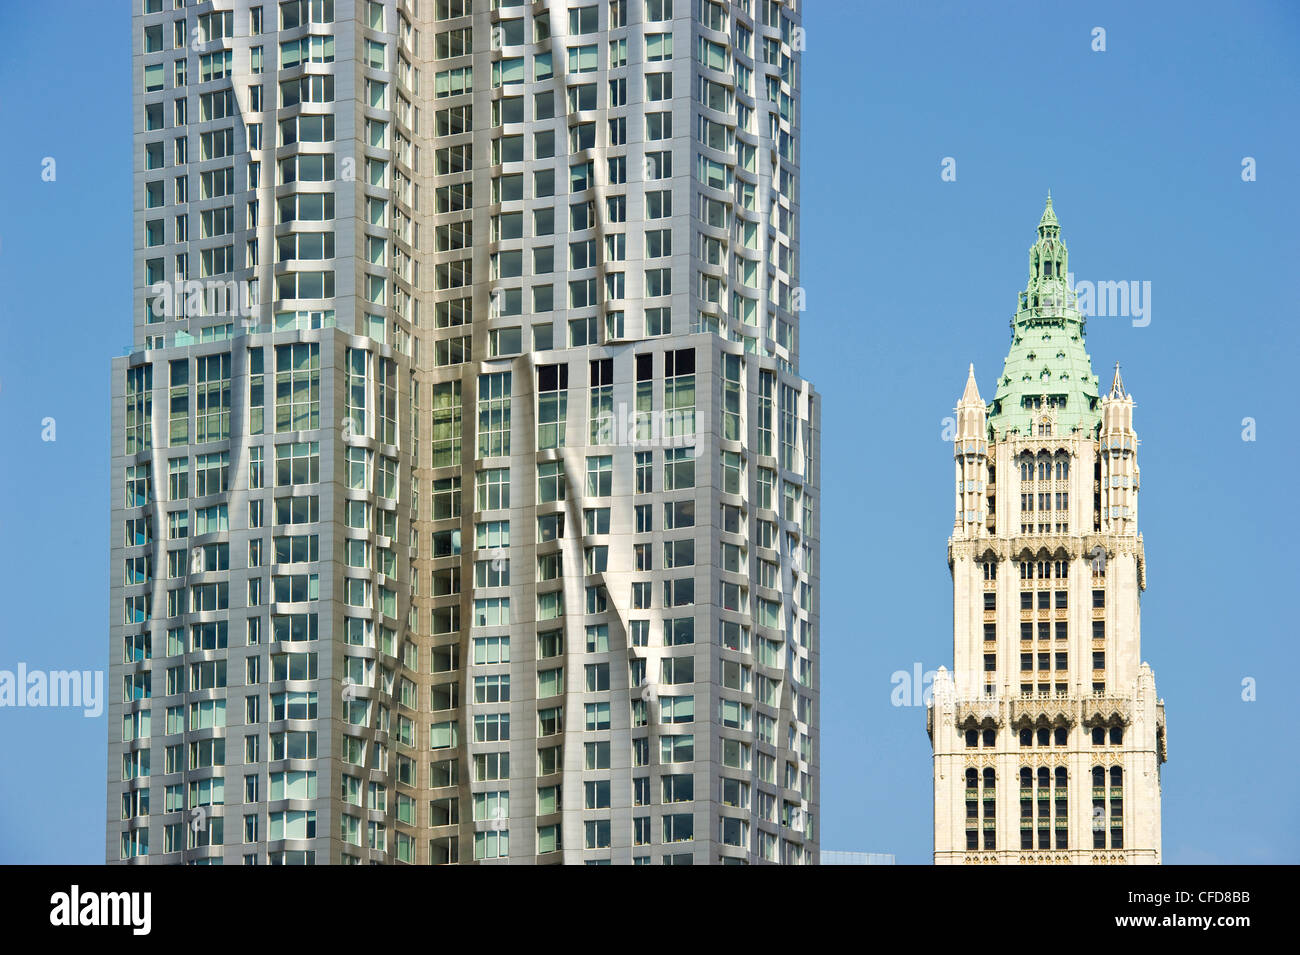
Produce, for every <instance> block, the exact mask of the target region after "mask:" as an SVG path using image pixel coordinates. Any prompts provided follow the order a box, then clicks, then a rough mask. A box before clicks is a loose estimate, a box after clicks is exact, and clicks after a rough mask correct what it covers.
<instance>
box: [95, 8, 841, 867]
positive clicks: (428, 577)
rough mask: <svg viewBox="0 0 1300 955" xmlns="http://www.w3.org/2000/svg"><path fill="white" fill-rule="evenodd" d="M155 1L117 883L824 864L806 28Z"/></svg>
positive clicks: (778, 11) (138, 27)
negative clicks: (450, 870) (140, 874)
mask: <svg viewBox="0 0 1300 955" xmlns="http://www.w3.org/2000/svg"><path fill="white" fill-rule="evenodd" d="M135 2H136V4H137V10H136V12H135V15H134V19H133V35H134V57H133V83H134V88H135V94H134V95H135V111H134V117H135V123H136V135H135V149H136V158H135V210H136V212H135V225H136V228H135V257H134V266H135V278H134V284H135V290H136V294H135V306H136V319H135V337H134V342H133V344H132V346H130V348H129V349H128V354H127V355H125V356H123V357H120V358H117V359H116V360H115V361H114V364H113V383H114V384H113V425H112V427H113V468H112V471H113V488H112V493H113V515H112V517H113V521H112V534H113V539H112V547H113V554H112V558H113V559H112V574H113V576H112V580H111V585H112V588H111V589H112V594H111V604H110V612H111V615H112V617H111V629H112V645H111V654H112V658H111V662H112V680H111V683H112V685H113V686H114V688H116V687H117V686H121V687H122V692H121V694H116V690H114V692H115V696H114V703H113V707H112V710H111V714H110V715H111V720H110V731H109V732H110V739H109V779H108V825H107V830H108V832H107V847H106V849H107V855H108V858H109V860H110V861H118V860H131V861H136V862H147V861H159V862H169V863H171V862H193V863H215V862H224V863H228V864H239V863H266V862H270V863H273V864H274V863H284V864H290V863H320V864H323V863H362V862H402V863H414V864H428V863H434V864H437V863H454V862H471V861H481V862H489V861H496V862H519V863H532V862H537V863H552V862H566V863H583V862H585V863H605V862H613V863H655V864H660V863H667V864H682V863H718V862H732V863H744V862H787V863H815V862H816V860H817V850H818V840H817V821H818V813H817V808H818V747H819V739H818V732H817V713H818V679H819V678H818V640H817V619H818V618H817V607H818V593H817V556H818V512H817V510H816V504H817V500H818V489H817V470H816V464H817V454H818V445H817V441H818V433H819V407H818V401H817V397H816V394H815V393H814V392H813V390H812V388H811V387H810V385H809V384H808V383H807V382H805V381H803V380H802V379H801V378H800V377H799V375H798V317H799V312H800V310H801V309H802V305H803V291H802V289H801V288H799V284H798V235H799V232H798V221H799V216H798V212H799V206H798V172H799V167H798V155H797V148H798V106H799V89H798V87H799V72H798V71H799V50H800V49H801V48H802V46H803V43H802V30H801V28H800V25H799V12H798V7H797V5H796V4H794V3H789V2H786V3H779V2H774V0H748V2H732V3H729V4H728V3H716V2H712V0H613V2H609V0H600V2H588V3H583V2H580V0H570V2H568V3H565V2H555V0H552V2H542V0H539V2H535V3H531V4H526V3H523V2H513V3H512V2H508V0H495V2H489V0H418V2H416V0H397V2H393V0H386V2H366V0H358V2H350V0H289V2H284V3H279V4H276V3H272V2H269V0H268V2H265V3H254V2H249V0H229V2H221V0H210V2H205V3H200V4H193V3H191V4H185V3H184V2H182V0H135Z"/></svg>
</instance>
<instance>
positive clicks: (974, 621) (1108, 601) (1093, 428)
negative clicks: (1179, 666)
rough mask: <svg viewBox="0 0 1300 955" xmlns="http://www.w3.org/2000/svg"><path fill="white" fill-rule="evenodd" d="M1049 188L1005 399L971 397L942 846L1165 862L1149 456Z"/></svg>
mask: <svg viewBox="0 0 1300 955" xmlns="http://www.w3.org/2000/svg"><path fill="white" fill-rule="evenodd" d="M1068 261H1069V258H1068V252H1067V250H1066V247H1065V242H1064V241H1063V240H1062V239H1061V235H1060V224H1059V223H1058V222H1057V219H1056V214H1055V212H1054V211H1053V210H1052V199H1051V196H1050V195H1049V196H1048V199H1047V208H1046V209H1045V210H1044V212H1043V216H1042V219H1041V220H1040V221H1039V223H1038V240H1037V241H1036V242H1035V243H1034V245H1033V246H1032V247H1031V248H1030V250H1029V284H1028V285H1027V287H1026V288H1025V290H1024V291H1023V292H1021V293H1020V300H1019V303H1018V308H1017V311H1016V314H1015V317H1014V318H1013V319H1012V322H1011V330H1012V338H1011V348H1010V350H1009V351H1008V353H1007V358H1006V362H1005V364H1004V365H1003V369H1002V375H1001V376H1000V377H999V378H998V383H997V389H996V391H995V392H994V396H993V400H992V402H991V403H989V404H986V403H985V402H984V400H983V399H982V398H981V397H980V394H979V388H978V386H977V384H976V381H975V369H974V366H971V369H970V372H969V374H968V377H967V380H966V387H965V390H964V391H963V392H962V396H961V400H960V401H959V402H958V403H957V408H956V411H957V430H956V437H955V441H954V451H953V455H954V460H955V472H956V474H955V477H956V482H957V486H956V517H955V520H954V522H953V531H952V537H951V538H949V540H948V566H949V568H950V569H951V571H952V587H953V670H952V672H951V673H949V672H948V670H947V669H946V668H943V667H941V668H940V670H939V673H938V677H937V678H936V680H935V682H934V692H933V701H932V703H931V704H930V707H929V710H928V714H927V728H928V730H929V734H930V740H931V743H932V745H933V748H934V861H935V863H936V864H956V863H1003V864H1015V863H1038V862H1050V863H1075V864H1079V863H1083V864H1104V863H1130V864H1139V863H1145V864H1157V863H1159V862H1160V764H1161V763H1163V762H1164V760H1165V714H1164V703H1163V702H1162V701H1160V700H1159V699H1158V698H1157V697H1156V690H1155V678H1154V676H1153V674H1152V672H1151V668H1150V667H1149V666H1148V665H1147V664H1146V663H1143V662H1141V660H1142V656H1141V646H1140V642H1139V640H1140V635H1141V628H1140V597H1141V592H1142V590H1144V589H1145V587H1146V565H1145V559H1144V555H1143V548H1142V535H1141V534H1139V533H1138V529H1137V497H1138V488H1139V486H1140V483H1141V471H1140V470H1139V468H1138V463H1137V446H1138V439H1137V434H1136V433H1135V432H1134V430H1133V399H1132V397H1131V396H1130V395H1129V394H1128V392H1127V391H1126V390H1125V388H1124V383H1123V381H1122V380H1121V378H1120V374H1119V365H1118V364H1116V366H1115V378H1114V381H1113V383H1112V384H1111V388H1110V392H1109V394H1107V395H1105V396H1101V395H1100V394H1099V391H1098V387H1097V384H1098V382H1097V378H1096V376H1095V375H1093V373H1092V365H1091V361H1090V359H1089V358H1088V353H1087V352H1086V351H1085V349H1084V325H1085V320H1084V316H1083V315H1082V314H1081V313H1080V311H1079V309H1078V303H1077V301H1076V298H1075V295H1074V292H1073V290H1072V289H1071V288H1070V286H1069V284H1068V282H1067V279H1066V276H1067V274H1068Z"/></svg>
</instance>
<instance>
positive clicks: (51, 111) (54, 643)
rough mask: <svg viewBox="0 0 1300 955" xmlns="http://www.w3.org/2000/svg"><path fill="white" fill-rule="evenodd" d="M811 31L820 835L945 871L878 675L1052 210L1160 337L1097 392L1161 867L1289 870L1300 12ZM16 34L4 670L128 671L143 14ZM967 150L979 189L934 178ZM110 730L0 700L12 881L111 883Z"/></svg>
mask: <svg viewBox="0 0 1300 955" xmlns="http://www.w3.org/2000/svg"><path fill="white" fill-rule="evenodd" d="M55 8H57V9H58V10H59V11H60V15H59V16H51V15H50V11H51V10H52V9H55ZM805 8H806V9H805V28H806V36H807V50H806V53H805V56H804V64H803V116H802V120H803V152H802V163H803V167H802V172H803V179H802V212H803V221H802V251H803V269H802V284H803V285H804V287H805V288H806V289H807V300H808V311H807V312H806V313H805V315H804V324H803V331H802V341H801V344H802V370H803V373H804V374H805V375H806V376H807V377H809V378H811V379H812V380H813V381H814V382H816V384H817V386H818V389H819V390H820V392H821V394H822V396H823V399H824V404H823V427H824V434H823V444H822V481H823V502H822V532H823V540H822V546H823V554H822V563H821V570H822V596H821V601H822V603H821V606H822V652H823V656H822V681H823V688H822V689H823V692H822V723H823V741H822V774H823V788H822V813H823V818H822V841H823V845H824V846H825V847H826V848H835V849H849V850H870V851H882V852H893V853H896V854H897V856H898V860H899V861H900V862H913V863H921V862H927V861H928V860H929V853H930V850H931V833H930V825H931V805H932V799H931V789H930V786H931V777H930V756H929V742H928V740H927V738H926V735H925V714H924V710H923V709H920V708H915V707H913V708H896V707H893V706H892V705H891V704H890V690H891V684H890V677H891V674H893V673H894V672H895V671H896V670H911V669H912V667H913V665H914V664H915V663H918V662H919V663H920V664H921V665H922V667H923V669H926V670H930V669H934V668H935V667H937V666H939V665H940V664H946V665H951V659H952V631H951V623H952V621H951V597H950V584H949V578H948V570H947V566H946V563H945V542H946V539H947V536H948V534H949V532H950V530H951V521H952V518H951V506H952V505H951V495H952V483H951V482H952V465H951V457H950V453H951V451H950V446H949V445H948V444H946V443H945V442H944V441H943V440H942V437H941V433H942V428H943V423H942V422H943V419H944V417H946V416H947V415H949V414H951V412H952V407H953V405H954V404H955V402H956V399H957V397H958V395H959V394H960V392H961V389H962V385H963V383H964V381H965V375H966V366H967V364H968V363H970V362H974V363H975V368H976V373H977V375H978V378H979V383H980V386H981V389H982V390H983V391H984V393H985V397H988V396H989V392H990V390H991V389H992V386H993V381H994V379H995V377H996V375H997V374H998V372H999V371H1000V369H1001V363H1002V358H1003V356H1004V355H1005V353H1006V348H1007V345H1008V340H1009V329H1008V321H1009V319H1010V317H1011V313H1012V310H1013V307H1014V303H1015V295H1016V292H1017V291H1018V290H1019V289H1021V288H1023V286H1024V284H1025V277H1026V270H1027V256H1026V253H1027V250H1028V247H1029V245H1030V244H1031V242H1032V241H1033V237H1034V227H1035V225H1036V224H1037V222H1038V216H1039V214H1040V212H1041V211H1042V204H1043V198H1044V195H1045V194H1046V192H1047V190H1048V188H1050V189H1051V190H1052V195H1053V197H1054V199H1055V205H1056V210H1057V213H1058V215H1059V217H1060V221H1061V226H1062V235H1063V236H1064V238H1065V240H1066V242H1067V243H1068V245H1069V248H1070V252H1071V265H1072V267H1073V271H1074V272H1075V275H1076V277H1077V278H1079V279H1087V280H1092V281H1100V280H1106V281H1111V280H1138V281H1149V282H1151V288H1152V296H1151V322H1150V324H1149V325H1147V326H1146V327H1134V326H1133V325H1132V324H1131V322H1130V321H1129V320H1128V319H1121V318H1097V319H1095V320H1093V321H1092V322H1090V323H1089V328H1088V331H1089V337H1088V348H1089V351H1090V353H1091V355H1092V358H1093V363H1094V369H1095V370H1096V371H1097V372H1098V374H1099V375H1101V377H1102V378H1103V379H1104V380H1105V381H1108V380H1109V373H1110V368H1111V366H1112V365H1113V363H1114V362H1115V361H1116V360H1119V361H1121V362H1122V363H1123V368H1124V376H1125V381H1126V383H1127V385H1128V387H1129V390H1130V391H1131V393H1132V394H1133V395H1134V396H1135V398H1136V400H1137V412H1136V426H1137V428H1138V432H1139V435H1140V436H1141V439H1142V442H1143V443H1142V450H1141V456H1140V462H1141V466H1142V477H1143V487H1142V502H1141V524H1142V531H1143V534H1144V537H1145V540H1146V553H1147V566H1148V588H1149V589H1148V590H1147V592H1146V594H1145V596H1144V598H1143V636H1144V641H1143V656H1144V658H1145V659H1146V660H1148V661H1149V662H1150V663H1151V665H1152V667H1153V668H1154V670H1155V674H1156V681H1157V687H1158V689H1159V692H1160V694H1161V696H1163V697H1164V699H1165V701H1166V707H1167V714H1168V720H1169V759H1170V761H1169V763H1168V764H1166V766H1165V769H1164V775H1163V785H1164V850H1165V860H1166V861H1167V862H1170V863H1190V862H1245V863H1252V862H1298V861H1300V824H1298V823H1297V820H1296V815H1295V812H1294V806H1295V798H1294V793H1295V792H1296V789H1297V783H1298V782H1300V779H1298V778H1297V777H1298V776H1300V761H1297V759H1296V758H1295V757H1296V755H1297V754H1296V749H1297V747H1296V743H1295V739H1296V736H1295V735H1294V729H1293V727H1294V726H1295V725H1296V723H1297V716H1298V715H1300V714H1298V712H1297V711H1298V709H1300V702H1298V701H1300V695H1298V694H1297V693H1296V692H1295V690H1294V687H1290V686H1288V685H1287V684H1286V682H1285V680H1286V679H1287V677H1286V676H1285V674H1287V673H1296V672H1300V665H1298V664H1300V660H1298V659H1297V656H1298V655H1300V654H1298V653H1297V641H1296V637H1297V626H1296V622H1295V617H1294V615H1293V614H1291V613H1290V611H1289V610H1288V609H1287V608H1288V606H1289V605H1288V604H1287V603H1286V601H1287V599H1288V598H1287V596H1286V595H1287V594H1289V593H1293V592H1294V591H1295V582H1296V580H1297V577H1298V576H1300V575H1298V574H1297V566H1296V557H1295V553H1294V551H1293V550H1292V549H1291V548H1288V547H1287V546H1285V540H1284V539H1285V538H1286V537H1288V536H1291V535H1293V534H1294V529H1295V517H1294V513H1295V512H1294V508H1293V505H1292V499H1291V494H1293V493H1294V485H1295V475H1296V466H1297V453H1296V444H1295V440H1296V439H1295V437H1294V425H1293V423H1292V422H1293V418H1294V412H1293V411H1288V410H1287V409H1289V408H1293V407H1294V404H1295V390H1294V384H1295V379H1296V374H1297V367H1298V366H1297V359H1300V348H1298V347H1297V334H1296V326H1295V321H1296V318H1297V311H1298V307H1297V306H1298V303H1297V300H1296V291H1295V282H1294V277H1295V275H1296V271H1297V270H1296V265H1295V263H1296V261H1297V258H1298V257H1300V239H1297V235H1296V221H1295V219H1296V212H1297V210H1298V209H1300V202H1298V201H1297V200H1298V199H1300V187H1298V186H1297V178H1296V177H1297V170H1298V169H1300V122H1298V120H1300V116H1298V115H1297V112H1298V110H1297V104H1298V103H1300V7H1296V6H1295V5H1294V4H1289V3H1282V2H1278V3H1239V4H1234V5H1231V6H1230V7H1225V6H1223V5H1217V4H1207V3H1194V2H1180V3H1172V2H1166V3H1149V4H1140V5H1138V4H1133V5H1131V4H1127V3H1092V4H1088V5H1087V6H1086V7H1085V6H1084V5H1066V4H1043V3H983V4H968V3H942V4H941V3H919V2H918V3H908V4H888V5H885V4H877V3H870V4H868V3H847V2H836V3H832V2H829V0H805ZM70 23H77V24H78V28H77V29H76V30H69V29H67V25H68V24H70ZM1094 27H1102V28H1104V29H1105V31H1106V51H1105V52H1093V50H1092V49H1091V44H1092V31H1093V28H1094ZM0 33H2V34H3V35H5V36H8V37H10V43H9V44H8V47H7V52H6V56H5V57H4V58H2V59H0V128H3V129H4V130H5V131H6V134H5V136H4V141H3V145H2V146H0V288H3V289H4V290H5V294H4V295H3V297H0V447H3V448H4V451H5V458H6V460H5V464H6V466H5V467H0V501H2V502H3V503H2V504H0V542H3V545H4V546H3V547H0V581H3V591H0V596H2V597H3V601H4V606H5V608H6V613H5V614H4V615H3V617H0V669H12V668H13V667H14V666H15V664H16V662H17V661H19V660H22V661H25V662H26V663H27V664H28V665H29V666H30V667H33V668H36V667H41V668H47V669H63V668H78V669H85V668H103V667H105V665H106V663H107V639H106V637H107V621H108V591H107V585H108V574H109V571H108V557H107V536H108V492H107V487H108V458H109V449H108V422H109V406H108V393H109V361H110V359H111V357H112V356H113V355H115V354H118V353H120V351H121V349H122V346H123V345H124V344H125V343H127V342H128V341H129V340H130V337H131V332H130V329H131V315H130V269H131V218H130V216H131V205H130V203H131V198H130V178H129V176H130V147H131V138H130V129H131V116H130V72H129V57H128V51H129V46H130V27H129V19H128V17H127V15H126V9H125V4H119V3H103V2H71V0H69V2H60V3H58V4H57V5H49V6H45V7H41V6H39V5H33V4H3V5H0ZM52 50H58V51H59V56H58V57H57V58H55V59H52V58H51V56H50V51H52ZM1247 156H1249V157H1254V159H1255V161H1256V168H1257V181H1255V182H1243V181H1242V178H1241V168H1242V166H1241V164H1242V159H1243V157H1247ZM45 157H53V158H54V159H55V160H56V163H57V166H56V179H55V181H53V182H43V181H42V179H41V168H42V160H43V159H44V158H45ZM945 157H952V158H953V159H954V160H955V161H956V171H957V178H956V181H953V182H944V181H941V179H940V171H941V169H940V164H941V162H942V160H943V159H944V158H945ZM1287 415H1292V417H1291V418H1288V417H1287ZM46 417H53V418H54V419H55V422H56V433H55V435H56V440H55V441H52V442H50V441H42V440H41V432H42V419H44V418H46ZM1246 417H1250V418H1254V419H1255V421H1256V423H1257V424H1256V426H1257V436H1256V440H1254V441H1250V442H1247V441H1243V440H1242V419H1243V418H1246ZM69 556H71V560H69ZM1247 677H1250V678H1254V679H1255V680H1256V681H1257V699H1256V700H1255V701H1254V702H1244V701H1243V700H1242V699H1241V694H1242V689H1241V686H1242V680H1243V679H1245V678H1247ZM106 733H107V730H106V727H105V722H104V719H103V718H100V719H98V720H90V719H85V718H83V717H82V716H81V715H80V713H79V712H78V711H71V710H57V709H45V710H13V709H6V710H0V747H2V748H3V750H2V752H3V761H4V766H5V770H4V771H3V772H0V861H3V862H14V861H30V862H36V861H41V862H50V861H68V862H73V861H76V862H99V861H102V859H103V838H104V837H103V825H104V812H105V807H104V798H103V785H104V782H103V780H104V772H105V768H104V746H105V738H106ZM1288 740H1289V742H1288Z"/></svg>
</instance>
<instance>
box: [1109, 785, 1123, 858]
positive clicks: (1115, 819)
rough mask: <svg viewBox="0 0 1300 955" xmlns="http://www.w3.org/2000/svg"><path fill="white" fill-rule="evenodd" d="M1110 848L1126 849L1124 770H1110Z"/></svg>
mask: <svg viewBox="0 0 1300 955" xmlns="http://www.w3.org/2000/svg"><path fill="white" fill-rule="evenodd" d="M1110 847H1111V848H1112V849H1123V848H1124V770H1123V768H1122V767H1120V766H1112V767H1111V768H1110Z"/></svg>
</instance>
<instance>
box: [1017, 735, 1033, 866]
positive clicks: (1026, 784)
mask: <svg viewBox="0 0 1300 955" xmlns="http://www.w3.org/2000/svg"><path fill="white" fill-rule="evenodd" d="M1024 732H1026V733H1028V732H1029V730H1025V731H1024ZM1033 847H1034V771H1033V770H1032V769H1030V768H1029V767H1028V766H1021V767H1020V848H1022V849H1032V848H1033Z"/></svg>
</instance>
